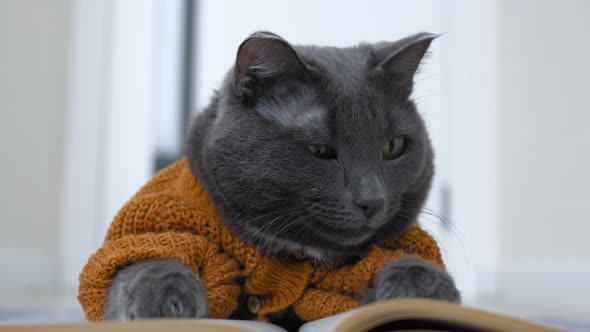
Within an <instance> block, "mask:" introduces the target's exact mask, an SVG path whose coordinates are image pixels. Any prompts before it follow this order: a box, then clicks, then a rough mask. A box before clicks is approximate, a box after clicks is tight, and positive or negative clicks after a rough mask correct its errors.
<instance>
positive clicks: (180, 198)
mask: <svg viewBox="0 0 590 332" xmlns="http://www.w3.org/2000/svg"><path fill="white" fill-rule="evenodd" d="M406 255H416V256H419V257H422V258H424V259H426V260H428V261H431V262H433V263H435V264H438V265H440V266H443V262H442V258H441V255H440V251H439V248H438V246H437V243H436V241H435V240H434V239H433V238H432V237H431V236H430V235H429V234H428V233H426V232H425V231H423V230H422V229H420V228H419V227H417V226H413V227H412V228H410V229H409V230H408V231H407V232H405V233H404V234H403V235H401V236H399V237H396V238H393V239H391V240H389V241H386V242H385V243H382V244H381V245H372V246H370V248H368V249H367V253H366V255H365V256H364V257H362V258H361V259H359V260H358V261H356V262H354V263H351V264H348V265H340V266H333V267H330V266H327V265H316V264H315V263H314V261H312V260H311V259H309V260H297V259H294V258H289V257H270V256H265V255H263V254H262V253H261V252H260V251H258V250H257V249H256V246H255V245H253V244H250V243H245V242H243V241H242V240H241V239H240V238H239V237H238V236H237V235H236V234H234V233H232V231H231V230H230V229H229V228H228V227H227V226H225V224H224V222H223V219H222V216H221V214H220V213H219V212H218V211H217V210H216V209H215V207H214V206H213V204H212V202H211V201H210V200H209V198H208V196H207V193H206V191H205V189H204V188H203V185H202V184H201V183H200V182H199V180H198V179H197V178H196V177H195V176H194V175H193V174H192V173H191V171H190V169H189V167H188V162H187V160H186V158H183V159H181V160H179V161H177V162H176V163H174V164H173V165H171V166H169V167H168V168H166V169H164V170H162V171H161V172H159V173H158V174H157V175H156V176H155V177H154V178H152V179H151V180H150V181H149V182H148V183H147V184H146V185H145V186H144V187H143V188H142V189H141V190H140V191H139V192H138V193H137V194H136V195H135V196H134V197H133V198H132V199H131V200H130V201H129V202H128V203H127V204H126V205H125V206H123V208H122V209H121V210H120V211H119V213H118V214H117V216H116V217H115V219H114V221H113V223H112V224H111V226H110V229H109V231H108V233H107V236H106V239H105V241H104V244H103V246H102V247H101V248H100V249H99V250H98V251H97V252H96V253H94V254H93V255H92V256H91V257H90V259H89V260H88V263H87V264H86V266H85V267H84V269H83V271H82V273H81V274H80V288H79V295H78V300H79V301H80V303H81V304H82V307H83V308H84V312H85V313H86V318H87V319H88V320H89V321H100V320H102V319H103V318H104V306H105V303H106V298H107V292H108V290H109V286H110V285H111V282H112V278H113V276H114V274H115V273H116V271H117V269H118V268H121V267H123V266H125V265H127V264H130V263H133V262H138V261H142V260H145V259H150V258H155V259H168V258H175V259H177V260H179V261H180V262H181V263H182V264H184V265H185V266H186V267H188V268H190V269H191V270H193V271H194V272H195V273H197V274H198V275H199V277H200V279H201V280H202V282H203V284H204V285H205V288H206V291H207V301H208V303H207V304H208V307H209V313H208V316H209V317H210V318H229V316H230V314H232V313H233V312H234V311H236V309H238V305H239V303H238V299H239V298H240V296H241V295H246V294H247V295H255V296H259V297H260V299H262V307H261V309H260V311H259V312H258V314H257V317H256V318H257V319H258V320H261V321H268V320H269V315H272V314H281V313H283V312H285V311H286V309H288V308H291V309H292V310H293V312H295V314H296V315H297V316H298V317H299V318H301V319H302V320H305V321H308V320H314V319H319V318H323V317H326V316H331V315H334V314H338V313H341V312H343V311H347V310H350V309H353V308H355V307H357V306H359V302H358V300H357V298H358V296H359V294H361V292H362V291H363V289H365V288H367V287H370V286H372V285H373V281H374V279H375V277H376V275H377V274H378V273H379V271H381V270H382V269H383V267H384V266H385V265H386V264H387V263H388V262H390V261H392V260H394V259H399V258H401V257H404V256H406Z"/></svg>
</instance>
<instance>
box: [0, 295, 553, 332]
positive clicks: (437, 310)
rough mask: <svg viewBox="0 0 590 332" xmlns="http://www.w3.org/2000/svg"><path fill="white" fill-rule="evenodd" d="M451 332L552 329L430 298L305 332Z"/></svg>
mask: <svg viewBox="0 0 590 332" xmlns="http://www.w3.org/2000/svg"><path fill="white" fill-rule="evenodd" d="M417 330H419V331H448V332H467V331H474V332H480V331H481V332H483V331H486V332H490V331H498V332H505V331H511V332H525V331H526V332H545V331H547V332H549V331H556V330H554V329H551V328H547V327H543V326H539V325H535V324H533V323H529V322H526V321H522V320H519V319H516V318H510V317H507V316H502V315H498V314H492V313H488V312H484V311H480V310H476V309H470V308H466V307H464V306H460V305H456V304H449V303H446V302H440V301H433V300H425V299H400V300H392V301H384V302H378V303H374V304H370V305H366V306H362V307H360V308H357V309H355V310H351V311H349V312H345V313H342V314H339V315H336V316H332V317H328V318H324V319H320V320H317V321H312V322H307V323H306V324H304V325H303V326H302V327H301V328H300V329H299V331H301V332H320V331H321V332H331V331H333V332H363V331H366V332H378V331H417ZM6 331H15V332H17V331H20V332H25V331H27V332H33V331H51V332H53V331H56V332H57V331H60V332H61V331H69V332H78V331H79V332H96V331H104V332H122V331H130V332H136V331H137V332H139V331H142V332H167V331H174V332H197V331H198V332H254V331H262V332H281V331H285V330H284V329H282V328H280V327H279V326H276V325H273V324H269V323H261V322H254V321H236V320H222V319H203V320H153V321H149V320H144V321H137V322H106V323H97V324H86V325H53V326H51V325H44V326H28V327H27V326H20V327H4V328H0V332H6Z"/></svg>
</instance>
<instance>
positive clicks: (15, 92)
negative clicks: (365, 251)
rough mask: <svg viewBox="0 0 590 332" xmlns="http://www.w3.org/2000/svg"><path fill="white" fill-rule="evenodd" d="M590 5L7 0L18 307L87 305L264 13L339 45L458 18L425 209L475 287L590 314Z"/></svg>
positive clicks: (533, 309)
mask: <svg viewBox="0 0 590 332" xmlns="http://www.w3.org/2000/svg"><path fill="white" fill-rule="evenodd" d="M589 15H590V2H588V1H584V0H567V1H549V0H516V1H514V0H511V1H509V0H499V1H493V0H482V1H469V0H450V1H435V0H419V1H416V0H413V1H409V0H408V1H387V0H372V1H358V0H356V1H353V0H350V1H344V0H339V1H337V0H324V1H313V0H299V1H297V2H286V1H271V0H250V1H239V0H232V1H230V0H224V1H214V0H201V1H190V0H125V1H123V0H119V1H117V0H105V1H94V0H52V1H40V0H38V1H35V0H0V112H1V113H0V135H1V136H0V158H1V161H2V164H1V172H0V176H1V181H0V204H1V205H0V207H1V208H0V221H1V223H2V227H1V228H0V266H1V268H0V321H2V320H4V321H6V320H8V321H10V320H18V317H21V318H22V317H29V318H30V317H31V316H27V313H30V312H28V311H27V310H33V311H35V310H36V312H41V311H42V310H46V312H52V313H53V315H54V316H52V317H53V319H64V320H68V319H81V317H82V316H81V314H80V309H79V306H78V304H77V303H76V300H75V296H76V290H77V285H78V281H77V278H78V274H79V272H80V270H81V269H82V266H83V265H84V264H85V262H86V260H87V259H88V257H89V255H90V254H91V253H92V252H94V251H95V250H96V249H97V248H98V247H99V246H100V244H101V242H102V239H103V237H104V235H105V233H106V229H107V228H108V225H109V224H110V222H111V220H112V218H113V216H114V215H115V213H116V212H117V210H118V209H119V208H120V207H121V206H122V205H123V204H124V203H125V201H126V200H127V199H129V198H130V197H131V196H132V195H133V193H134V192H135V191H137V190H138V189H139V188H140V186H141V185H143V184H144V183H145V182H146V181H147V180H148V179H149V178H150V177H151V176H152V175H153V174H154V172H156V171H157V170H158V169H160V168H161V167H163V166H165V165H167V164H168V163H170V162H171V161H173V160H175V159H177V158H179V157H180V156H181V155H182V148H183V137H184V132H185V129H186V127H187V125H188V124H189V122H190V119H191V118H192V116H193V114H194V113H196V112H199V111H200V110H201V109H202V108H203V107H204V106H205V105H206V104H207V103H208V100H209V98H210V97H211V95H212V94H213V91H214V89H216V88H217V87H218V86H219V84H220V82H221V79H222V77H223V75H224V74H225V72H226V71H227V70H228V69H229V68H230V67H231V66H232V65H233V61H234V57H235V53H236V50H237V47H238V45H239V44H240V42H241V41H242V40H243V39H244V38H245V37H247V36H248V35H249V34H250V33H251V32H253V31H256V30H259V29H265V30H270V31H273V32H275V33H277V34H279V35H281V36H282V37H284V38H285V39H287V40H288V41H290V42H291V43H294V44H318V45H332V46H350V45H354V44H357V43H359V42H361V41H364V42H377V41H383V40H390V41H391V40H396V39H399V38H402V37H404V36H407V35H409V34H413V33H416V32H419V31H430V32H435V33H442V37H440V38H439V39H437V40H436V41H435V42H434V43H433V46H432V48H431V53H432V54H431V56H430V57H429V58H428V59H427V60H426V61H425V62H424V64H423V66H422V67H421V68H422V70H421V72H420V74H419V75H418V77H417V78H416V80H415V81H416V91H415V93H414V98H415V100H416V102H417V104H418V108H419V110H420V112H421V113H422V114H423V116H424V117H425V119H426V121H427V123H428V126H429V129H430V131H431V136H432V139H433V142H434V144H435V149H436V152H437V177H436V180H435V186H434V188H433V191H432V195H431V197H430V200H429V202H428V208H427V211H425V213H424V214H423V215H422V218H421V222H422V224H423V225H424V227H426V228H427V229H429V230H430V231H431V232H432V233H434V234H435V236H436V238H437V239H438V240H439V241H440V243H441V246H442V248H443V254H444V256H445V258H446V260H447V262H448V269H449V271H450V272H451V273H452V274H453V275H454V276H455V278H456V279H457V283H458V286H459V288H460V289H461V290H462V292H463V294H464V298H465V302H466V303H468V304H472V305H475V306H478V307H484V308H490V309H492V310H499V311H502V312H507V313H511V314H514V315H523V316H526V317H531V318H537V319H548V318H555V319H563V320H577V321H584V320H588V319H589V318H588V317H590V286H588V281H590V240H589V238H588V236H590V217H589V216H590V194H589V192H588V184H589V180H590V175H589V173H588V172H589V171H590V155H589V154H588V150H589V149H590V130H588V127H589V125H590V107H589V102H588V96H587V95H586V93H587V90H588V88H589V84H588V83H587V80H588V77H590V62H589V61H588V59H590V39H589V38H588V34H589V33H590V20H588V16H589ZM443 221H450V223H445V222H443ZM3 308H4V311H2V310H3ZM62 309H63V311H60V312H67V313H68V314H64V316H59V315H57V316H56V314H55V313H56V311H57V310H62ZM47 310H48V311H47ZM19 315H20V316H19ZM68 315H69V316H68ZM56 317H61V318H56ZM72 317H74V318H72ZM22 319H24V318H22ZM30 319H32V318H30Z"/></svg>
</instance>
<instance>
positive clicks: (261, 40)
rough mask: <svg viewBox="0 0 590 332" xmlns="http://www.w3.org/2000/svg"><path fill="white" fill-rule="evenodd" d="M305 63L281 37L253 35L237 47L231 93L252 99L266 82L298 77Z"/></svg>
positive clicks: (269, 34)
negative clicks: (232, 91)
mask: <svg viewBox="0 0 590 332" xmlns="http://www.w3.org/2000/svg"><path fill="white" fill-rule="evenodd" d="M304 71H305V64H304V63H303V62H302V61H301V59H300V58H299V56H298V55H297V52H295V50H294V49H293V47H291V45H289V43H287V41H285V40H284V39H283V38H281V37H279V36H277V35H275V34H274V33H271V32H256V33H254V34H252V35H251V36H250V37H248V38H246V40H244V41H243V42H242V44H241V45H240V47H239V48H238V53H237V56H236V64H235V68H234V82H233V83H234V84H233V85H234V91H235V93H236V94H237V95H238V96H244V97H251V96H254V95H255V93H256V91H257V90H258V89H260V88H261V87H263V86H267V85H268V84H269V83H271V82H273V81H277V80H281V79H289V78H295V77H297V76H300V75H302V74H303V72H304Z"/></svg>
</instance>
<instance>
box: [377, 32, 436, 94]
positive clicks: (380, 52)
mask: <svg viewBox="0 0 590 332" xmlns="http://www.w3.org/2000/svg"><path fill="white" fill-rule="evenodd" d="M438 36H439V35H437V34H433V33H427V32H422V33H417V34H415V35H412V36H409V37H406V38H403V39H400V40H398V41H396V42H381V43H377V44H374V45H373V59H372V62H373V66H374V68H375V69H376V70H379V71H384V72H387V73H390V74H392V75H394V76H395V77H396V79H398V80H399V81H401V82H404V83H406V82H407V84H410V85H411V83H412V80H413V77H414V74H415V73H416V71H417V70H418V66H419V65H420V62H421V61H422V59H423V58H424V55H426V51H428V47H430V43H432V41H433V40H434V39H435V38H437V37H438Z"/></svg>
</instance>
